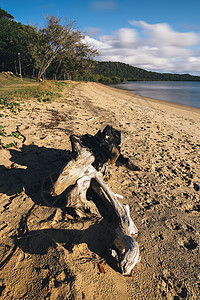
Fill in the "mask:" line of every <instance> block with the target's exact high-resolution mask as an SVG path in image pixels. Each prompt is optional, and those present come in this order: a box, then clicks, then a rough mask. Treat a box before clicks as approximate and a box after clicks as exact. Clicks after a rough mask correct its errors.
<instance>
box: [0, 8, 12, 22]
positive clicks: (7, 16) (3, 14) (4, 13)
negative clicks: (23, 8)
mask: <svg viewBox="0 0 200 300" xmlns="http://www.w3.org/2000/svg"><path fill="white" fill-rule="evenodd" d="M0 19H12V20H13V19H14V17H13V16H12V15H11V14H8V13H7V11H5V10H4V9H1V8H0Z"/></svg>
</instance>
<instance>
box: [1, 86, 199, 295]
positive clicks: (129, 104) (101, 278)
mask: <svg viewBox="0 0 200 300" xmlns="http://www.w3.org/2000/svg"><path fill="white" fill-rule="evenodd" d="M61 100H62V101H60V102H53V103H46V102H43V103H40V102H38V101H35V100H29V101H25V102H24V103H22V104H21V107H22V108H23V110H22V111H20V112H18V113H17V114H13V113H11V112H10V111H8V110H7V111H6V110H3V111H1V113H3V114H4V117H1V119H0V120H1V123H2V124H3V125H5V128H4V129H5V131H6V132H7V136H6V137H1V142H2V143H4V144H7V143H11V142H13V141H16V142H17V143H18V144H17V148H14V147H11V148H8V149H1V150H0V165H1V166H0V203H1V206H0V213H1V215H0V235H1V241H0V261H1V262H3V261H4V259H5V258H6V257H8V255H9V254H10V253H11V254H12V255H11V256H10V259H9V260H8V262H7V264H6V265H5V266H4V267H3V268H2V270H1V271H0V297H1V299H37V300H38V299H46V300H47V299H48V300H55V299H59V300H60V299H77V300H78V299H98V300H99V299H120V300H121V299H172V300H177V299H199V297H200V256H199V247H200V236H199V232H200V218H199V217H200V190H199V188H200V164H199V163H200V152H199V149H200V110H199V109H194V108H189V107H186V106H181V105H176V104H173V103H168V102H164V101H159V100H153V99H150V98H146V97H141V96H136V95H133V94H131V93H129V92H125V91H121V90H117V89H114V88H111V87H107V86H104V85H101V84H96V83H73V87H72V88H71V89H70V90H69V89H66V90H65V92H64V93H63V97H62V99H61ZM6 114H7V116H5V115H6ZM21 122H23V126H22V127H21V132H22V133H23V134H24V135H25V136H26V138H27V140H26V142H25V144H24V145H22V138H16V137H13V136H9V134H10V133H11V132H12V131H15V130H16V126H17V125H19V124H21ZM107 124H110V125H112V126H113V127H115V128H116V129H118V130H121V133H122V145H121V149H122V153H123V154H124V156H126V157H129V158H131V159H132V160H133V162H134V163H135V164H136V165H138V166H140V167H141V171H131V170H128V169H127V168H126V167H125V166H113V167H112V177H111V179H110V181H109V186H110V187H111V188H112V190H113V191H114V192H115V193H118V194H122V195H123V196H124V199H123V201H122V202H123V203H128V204H129V206H130V211H131V216H132V218H133V220H134V223H135V224H136V226H137V228H138V230H139V234H138V237H137V238H136V239H137V241H138V243H139V246H140V252H141V262H140V263H138V264H137V265H136V267H135V268H134V270H133V277H124V276H122V275H121V274H120V273H119V272H118V270H117V269H116V268H114V267H113V265H112V263H110V262H109V259H108V258H107V250H106V241H107V240H108V238H109V223H107V221H105V220H104V219H102V220H100V221H99V220H98V221H96V220H90V219H88V220H85V221H84V222H81V221H76V222H75V221H74V220H73V219H72V218H70V216H68V217H67V218H66V220H64V221H61V222H59V221H57V222H55V213H56V208H52V207H48V206H47V205H44V204H42V205H40V206H38V204H41V203H43V202H42V197H41V185H42V182H43V181H44V179H45V178H46V177H47V176H48V175H49V174H51V173H53V172H55V171H56V170H57V169H58V168H60V167H61V166H62V165H63V164H64V163H65V161H66V158H67V157H69V156H70V151H71V148H70V142H69V135H70V134H72V133H75V134H85V133H90V134H95V133H96V132H97V131H98V130H99V129H101V130H102V129H103V128H104V127H105V125H107ZM33 208H36V210H35V211H34V212H32V213H31V214H30V212H31V210H32V209H33ZM29 215H30V216H29ZM28 216H29V218H28V220H27V224H28V229H29V232H28V234H27V235H25V236H23V231H24V221H25V220H26V219H27V217H28ZM14 250H16V251H15V252H14V253H13V251H14ZM101 258H103V259H105V260H106V262H107V263H106V265H105V266H104V267H105V274H103V273H101V272H100V270H99V268H98V260H99V259H101Z"/></svg>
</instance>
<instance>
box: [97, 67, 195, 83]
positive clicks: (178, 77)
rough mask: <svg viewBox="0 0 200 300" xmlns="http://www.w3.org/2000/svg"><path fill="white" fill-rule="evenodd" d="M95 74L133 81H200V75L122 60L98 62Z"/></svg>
mask: <svg viewBox="0 0 200 300" xmlns="http://www.w3.org/2000/svg"><path fill="white" fill-rule="evenodd" d="M93 74H94V75H97V74H100V75H101V76H105V77H110V78H111V77H114V76H116V77H118V78H124V80H131V81H134V80H145V81H150V80H152V81H200V76H192V75H189V74H171V73H157V72H151V71H146V70H144V69H140V68H136V67H133V66H130V65H128V64H124V63H120V62H96V64H95V68H94V69H93Z"/></svg>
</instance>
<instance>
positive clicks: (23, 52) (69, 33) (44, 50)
mask: <svg viewBox="0 0 200 300" xmlns="http://www.w3.org/2000/svg"><path fill="white" fill-rule="evenodd" d="M0 13H1V15H2V16H3V17H2V18H0V71H12V72H14V73H17V71H18V55H19V54H18V53H20V57H21V65H22V73H23V74H24V75H29V76H35V77H36V78H37V80H38V81H39V80H40V78H41V77H42V76H43V74H44V73H46V74H47V75H50V76H53V75H55V74H57V73H58V74H59V76H60V77H61V76H63V77H78V76H84V75H86V74H87V73H88V72H89V69H90V67H91V60H92V59H93V57H94V56H95V55H97V51H96V50H94V49H92V48H91V47H89V46H88V45H87V44H86V43H85V42H84V36H83V35H82V34H81V32H80V31H78V30H76V29H75V26H74V23H73V22H70V23H69V24H65V25H63V24H62V22H61V20H60V19H59V18H56V17H53V16H51V17H47V18H46V23H45V27H44V28H42V29H37V27H33V26H29V25H22V24H21V23H18V22H15V21H14V20H13V19H12V16H11V15H9V14H7V13H6V12H5V11H3V10H1V11H0ZM11 19H12V20H11Z"/></svg>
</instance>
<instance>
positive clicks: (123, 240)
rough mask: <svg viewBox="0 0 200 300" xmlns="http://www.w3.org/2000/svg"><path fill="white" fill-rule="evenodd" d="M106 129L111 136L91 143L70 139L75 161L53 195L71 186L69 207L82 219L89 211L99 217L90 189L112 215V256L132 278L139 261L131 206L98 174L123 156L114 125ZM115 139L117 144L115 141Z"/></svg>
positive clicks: (118, 135)
mask: <svg viewBox="0 0 200 300" xmlns="http://www.w3.org/2000/svg"><path fill="white" fill-rule="evenodd" d="M106 128H107V129H108V135H107V134H106V132H107V131H106V130H104V131H103V133H101V132H99V133H98V134H97V135H96V136H95V138H94V137H91V136H90V138H89V142H88V140H87V139H86V136H84V137H77V136H74V135H73V136H71V137H70V141H71V144H72V154H73V157H74V158H73V159H72V160H71V161H70V162H69V163H67V164H66V165H65V166H64V167H63V169H62V171H61V173H60V175H59V176H58V178H57V180H56V181H55V182H53V183H52V184H53V186H52V189H51V195H52V196H58V195H60V194H61V193H63V191H65V190H66V189H68V188H69V187H70V186H71V189H69V192H68V193H67V194H66V207H70V208H73V209H74V211H75V212H76V214H77V215H78V216H79V217H81V218H82V217H84V216H85V215H86V212H90V213H91V214H95V215H97V216H100V213H99V211H98V209H97V207H96V205H95V203H94V202H93V201H88V199H87V197H86V193H87V190H88V189H89V187H90V186H91V188H92V189H93V190H94V191H95V192H96V193H97V194H98V196H99V197H100V199H101V200H102V201H103V203H104V205H105V206H106V207H107V209H108V211H109V213H110V215H111V216H112V220H113V225H114V226H113V228H114V233H113V236H114V240H113V245H112V246H111V249H112V250H111V254H112V255H113V256H114V257H115V258H116V259H117V260H118V263H119V267H120V269H121V272H122V274H123V275H129V274H130V272H131V270H132V269H133V267H134V266H135V264H136V263H137V262H138V261H139V260H140V256H139V246H138V243H137V242H136V241H135V240H134V239H133V238H132V236H131V235H136V234H137V233H138V230H137V228H136V226H135V224H134V223H133V220H132V219H131V216H130V209H129V206H128V205H127V204H122V203H121V202H120V201H119V200H118V199H119V198H121V197H119V196H118V195H117V194H115V193H114V192H113V191H111V189H110V188H109V186H108V185H107V184H106V183H105V182H104V180H103V178H102V177H101V172H100V171H99V170H100V169H105V166H106V169H107V166H108V164H109V162H112V161H114V162H116V160H117V159H118V158H119V157H120V152H119V150H120V148H119V143H120V142H121V135H120V134H119V131H116V130H114V129H113V128H112V127H111V126H110V127H109V128H108V127H106ZM106 128H105V129H106ZM109 134H110V135H109ZM115 138H116V141H117V142H116V144H114V142H113V141H114V139H115ZM104 139H105V141H104ZM83 144H84V145H83ZM95 145H96V146H97V149H96V148H95V147H96V146H95ZM99 147H100V149H101V151H102V152H101V153H100V152H99ZM99 153H100V154H101V155H102V157H103V158H102V161H103V163H102V161H101V160H99V159H100V158H99V157H100V156H101V155H100V154H99ZM126 163H127V161H126ZM100 167H102V168H100ZM103 167H104V168H103Z"/></svg>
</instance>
